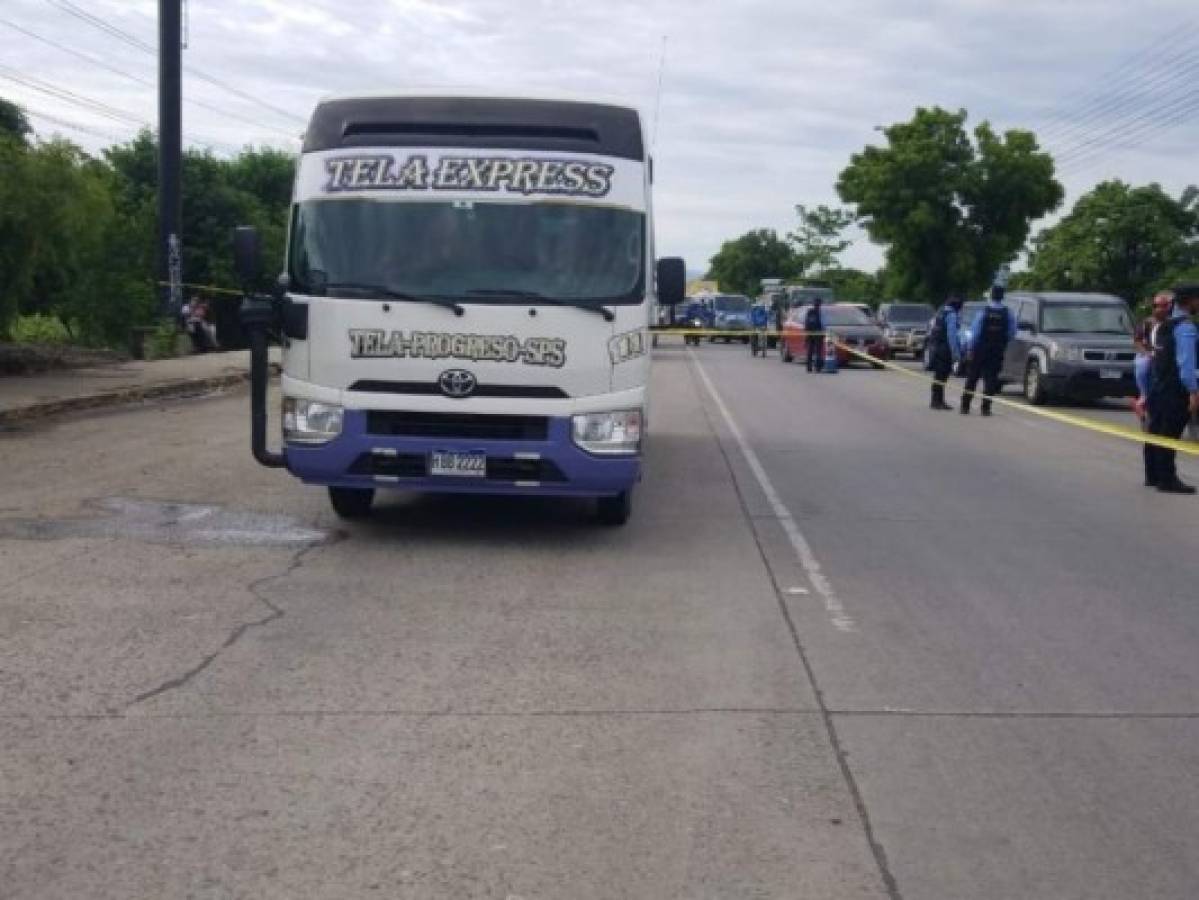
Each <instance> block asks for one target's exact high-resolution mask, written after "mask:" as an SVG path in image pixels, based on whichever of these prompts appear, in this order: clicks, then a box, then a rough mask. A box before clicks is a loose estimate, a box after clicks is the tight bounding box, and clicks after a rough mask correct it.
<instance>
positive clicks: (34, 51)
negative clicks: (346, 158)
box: [0, 0, 1199, 270]
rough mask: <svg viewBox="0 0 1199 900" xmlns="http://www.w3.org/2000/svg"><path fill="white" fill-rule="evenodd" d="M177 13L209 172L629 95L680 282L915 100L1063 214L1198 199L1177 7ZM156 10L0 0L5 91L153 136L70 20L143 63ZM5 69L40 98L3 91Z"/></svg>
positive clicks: (416, 7)
mask: <svg viewBox="0 0 1199 900" xmlns="http://www.w3.org/2000/svg"><path fill="white" fill-rule="evenodd" d="M185 4H186V6H187V7H188V13H187V18H188V25H189V28H188V31H189V43H188V48H187V50H185V51H184V64H185V66H188V67H191V69H192V70H193V72H194V73H196V74H189V75H186V76H185V80H184V98H185V105H184V137H185V141H186V143H188V144H200V145H208V146H211V147H212V148H213V150H214V152H216V153H218V154H222V155H227V154H228V153H230V152H231V151H232V150H234V149H236V148H237V147H239V146H242V145H245V144H247V143H251V144H255V145H261V144H269V145H271V146H275V147H281V148H289V149H295V148H297V147H298V146H299V142H298V140H297V139H296V136H297V135H298V134H299V133H300V132H301V131H302V130H303V127H304V120H305V118H306V117H307V115H308V114H309V113H310V112H311V110H312V107H313V104H314V103H315V102H316V100H317V99H318V98H319V97H321V96H322V95H324V94H328V93H345V92H352V91H355V90H360V89H370V90H378V89H381V88H393V87H394V88H397V89H402V88H405V87H414V86H418V87H428V86H433V87H438V86H449V85H452V86H486V87H488V88H513V89H517V90H519V89H521V88H525V89H531V90H542V91H544V90H546V89H550V90H555V91H559V90H562V91H571V92H579V93H585V94H597V95H604V96H609V97H615V98H618V99H625V100H628V101H631V102H633V103H635V104H636V105H638V106H640V107H641V108H642V109H643V110H644V111H645V113H646V116H647V120H648V121H650V122H651V123H652V122H653V121H654V120H655V118H656V119H657V131H658V134H657V141H656V149H655V156H656V158H657V169H656V172H657V176H658V177H657V186H656V189H657V193H656V196H655V202H656V205H657V233H658V243H659V250H660V252H661V253H662V254H663V255H667V254H678V255H682V256H684V257H685V258H686V259H687V262H688V268H689V269H693V270H694V269H702V268H704V267H705V266H706V265H707V261H708V259H709V258H710V257H711V256H712V254H713V253H715V252H716V250H717V249H719V246H720V244H721V242H722V241H724V240H727V239H729V238H731V237H735V236H737V235H738V234H741V233H742V232H744V231H746V230H748V229H750V228H755V227H771V228H776V229H778V230H779V231H780V232H785V231H787V230H789V229H790V228H791V227H792V225H793V222H794V209H793V208H794V204H796V203H805V204H817V203H830V204H832V203H836V202H837V197H836V192H835V190H834V187H833V185H834V183H835V181H836V179H837V175H838V173H839V172H840V170H841V169H842V168H843V167H844V166H845V164H846V163H847V161H848V159H849V156H850V154H851V153H853V152H854V151H857V150H860V149H861V148H862V147H863V146H864V145H866V144H867V143H869V142H871V141H876V140H877V139H878V138H879V137H880V136H879V135H878V134H876V133H875V131H874V130H873V129H874V128H875V126H878V125H885V124H890V123H892V122H896V121H901V120H904V119H907V118H909V117H910V116H911V114H912V112H913V110H914V109H915V107H916V106H918V105H932V104H939V105H942V106H945V107H949V108H954V109H956V108H959V107H965V108H966V109H967V110H969V112H970V117H971V121H972V122H976V121H979V120H981V119H989V120H990V121H991V122H992V123H993V124H995V125H996V126H998V127H1000V128H1009V127H1025V128H1031V129H1033V130H1034V131H1037V132H1038V133H1040V134H1042V135H1043V136H1044V142H1045V143H1046V144H1047V145H1048V146H1049V148H1050V149H1051V150H1052V151H1054V153H1055V154H1058V155H1060V156H1061V158H1062V160H1063V162H1062V166H1061V172H1060V176H1061V178H1062V181H1063V182H1064V184H1065V185H1066V187H1067V204H1069V203H1070V202H1072V201H1073V199H1074V198H1076V197H1077V196H1078V195H1079V194H1080V193H1082V192H1084V191H1086V190H1087V189H1088V188H1089V187H1090V186H1092V185H1093V184H1094V183H1095V182H1097V181H1100V180H1102V179H1104V178H1108V177H1121V178H1124V179H1125V180H1128V181H1131V182H1134V183H1144V182H1148V181H1158V182H1160V183H1161V184H1162V185H1163V186H1164V187H1166V188H1167V190H1169V191H1171V192H1172V193H1175V194H1177V192H1178V191H1180V190H1181V189H1182V188H1183V187H1185V186H1186V185H1187V184H1189V183H1193V182H1199V163H1197V159H1199V154H1197V153H1196V147H1197V146H1199V90H1197V89H1196V88H1195V86H1196V85H1199V62H1197V61H1199V49H1196V48H1197V44H1199V4H1196V2H1195V0H1140V2H1138V3H1135V4H1134V3H1132V2H1129V0H1078V2H1075V0H923V2H917V0H840V2H836V3H827V2H826V3H813V2H807V0H740V2H731V0H730V2H704V0H686V2H682V0H680V2H653V0H602V2H596V0H589V2H573V0H554V2H550V0H373V2H370V3H365V2H351V0H185ZM157 6H158V4H157V2H156V0H0V97H5V98H8V99H12V100H15V101H17V102H19V103H21V104H23V105H25V106H26V107H27V109H28V110H29V112H30V113H31V114H32V115H31V118H32V120H33V122H34V124H35V126H36V127H37V130H38V132H39V134H42V135H50V134H52V133H54V132H56V131H57V132H59V133H61V134H63V135H64V136H67V137H70V138H71V139H73V140H76V141H77V142H79V143H80V144H82V145H83V146H85V147H87V148H88V149H90V150H97V149H99V148H100V147H102V146H104V145H105V144H107V143H110V142H111V139H123V138H126V137H128V136H129V135H131V134H132V133H133V132H135V131H136V130H137V128H138V125H137V124H135V121H134V120H136V121H141V122H145V123H147V124H149V123H152V122H153V120H154V118H155V115H156V108H157V105H156V104H157V101H156V95H155V90H154V87H153V83H154V80H155V73H156V63H155V58H154V56H153V55H152V54H151V53H148V52H145V51H144V50H142V49H138V48H137V47H136V46H133V45H132V44H130V43H128V42H123V41H122V40H121V39H120V38H118V37H117V36H114V35H113V34H112V33H107V32H105V31H102V30H100V29H99V28H97V27H95V26H94V25H92V24H88V23H87V22H86V21H83V20H81V19H80V18H79V17H78V16H76V15H72V14H71V13H70V8H74V9H75V10H76V11H78V10H84V11H86V12H88V13H91V14H93V15H95V16H97V17H99V19H100V20H101V21H102V22H103V23H104V24H105V25H107V26H108V27H109V28H110V29H112V28H115V29H119V30H120V31H121V32H123V33H125V34H126V35H128V36H132V37H133V38H134V39H136V40H137V41H141V42H143V43H145V44H148V45H151V47H152V46H153V45H155V44H156V40H157V30H156V24H155V17H156V14H157ZM12 26H18V27H19V28H20V29H23V30H24V31H21V30H18V29H17V28H14V27H12ZM25 32H29V33H32V35H37V36H38V37H41V38H43V39H46V40H49V41H52V42H53V43H54V44H58V45H60V46H58V47H55V46H51V45H50V44H47V43H45V42H44V41H39V40H38V39H37V38H35V37H33V36H31V34H28V33H25ZM664 36H665V37H666V43H665V59H666V64H665V69H664V78H663V91H662V95H661V103H660V113H659V114H658V115H657V116H655V108H656V105H657V104H656V95H657V84H658V73H659V59H660V58H661V56H662V50H663V37H664ZM63 48H66V49H63ZM67 50H70V51H74V52H75V53H79V54H84V55H85V56H88V57H92V58H94V59H95V60H97V61H99V62H102V63H104V64H105V65H107V66H110V67H114V68H117V69H119V70H121V71H122V72H123V73H125V75H131V76H134V78H128V77H125V75H122V74H117V73H116V72H113V71H109V70H108V69H105V68H103V67H101V66H100V65H97V64H96V63H94V62H92V61H89V60H88V59H81V58H80V57H79V56H77V55H72V54H71V53H69V52H67ZM1188 67H1189V68H1188ZM14 74H17V75H18V76H19V77H21V78H23V79H25V80H26V81H29V79H31V78H32V79H37V81H36V82H33V83H32V84H24V85H21V84H17V83H14V81H13V80H12V78H11V76H12V75H14ZM205 76H207V77H208V78H210V79H215V80H217V81H219V82H222V83H224V84H226V85H229V86H231V87H233V88H236V89H237V90H238V91H240V92H243V93H244V94H246V95H249V96H250V97H252V98H257V99H258V100H260V101H261V104H260V103H255V102H251V100H248V99H245V98H244V97H242V96H238V95H237V94H235V93H232V92H229V91H226V90H224V89H222V88H221V87H218V86H216V85H214V84H212V83H211V82H210V81H206V80H204V77H205ZM135 79H136V80H135ZM37 88H43V89H45V88H51V89H54V90H57V91H58V92H60V93H59V95H58V96H51V95H50V94H47V93H46V92H45V90H39V89H37ZM63 90H65V91H69V92H71V94H72V95H74V98H73V99H75V100H78V99H80V98H82V99H83V100H85V101H98V102H99V103H102V104H105V105H106V107H105V112H106V113H107V115H103V114H100V113H99V112H98V111H96V109H95V108H94V107H93V108H82V107H80V106H79V105H78V104H77V103H74V102H69V101H68V100H66V99H63V95H62V94H61V91H63ZM1188 98H1189V99H1188ZM264 104H265V105H264ZM114 112H115V113H116V114H117V115H116V117H115V118H114ZM43 116H52V117H54V118H55V119H58V120H60V121H59V122H54V121H51V120H50V119H48V118H44V117H43ZM63 123H70V126H68V125H64V124H63ZM1167 123H1172V127H1168V128H1167V127H1165V126H1166V124H1167ZM71 126H79V127H82V128H86V129H88V131H80V130H77V129H76V128H75V127H71ZM651 127H652V126H651ZM91 132H95V133H91ZM1113 133H1115V134H1120V135H1122V136H1123V137H1122V139H1121V141H1122V142H1123V143H1124V144H1125V145H1127V146H1117V145H1116V143H1117V142H1114V141H1113V140H1112V139H1111V137H1110V134H1113ZM856 238H857V240H856V241H855V244H854V246H853V247H852V248H851V249H850V250H849V251H848V252H847V253H846V255H845V262H846V263H847V264H850V265H858V266H862V267H866V268H874V267H875V266H877V265H878V264H879V263H880V261H881V253H880V250H879V248H877V247H874V246H872V245H870V244H869V242H868V241H867V240H866V239H865V237H864V236H862V235H856Z"/></svg>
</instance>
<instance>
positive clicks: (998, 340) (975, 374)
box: [961, 284, 1016, 416]
mask: <svg viewBox="0 0 1199 900" xmlns="http://www.w3.org/2000/svg"><path fill="white" fill-rule="evenodd" d="M1003 295H1004V289H1003V286H1002V285H998V284H997V285H995V286H994V287H992V288H991V299H990V301H989V302H988V303H987V305H986V306H985V307H983V308H982V309H981V310H980V311H979V313H978V315H976V316H975V317H974V324H973V325H972V326H971V328H970V369H969V372H968V373H967V375H966V387H965V389H964V390H963V392H962V407H961V413H962V415H963V416H968V415H969V414H970V402H971V401H972V400H973V399H974V389H975V388H976V387H977V386H978V380H979V378H981V379H982V380H983V402H982V414H983V415H984V416H989V415H991V398H992V397H994V396H995V394H996V392H997V391H998V390H999V371H1000V370H1001V369H1002V368H1003V353H1004V351H1005V350H1007V345H1008V343H1009V342H1010V341H1011V340H1012V338H1014V337H1015V336H1016V317H1015V316H1014V315H1012V311H1011V310H1010V309H1008V308H1007V307H1006V306H1005V305H1004V303H1003Z"/></svg>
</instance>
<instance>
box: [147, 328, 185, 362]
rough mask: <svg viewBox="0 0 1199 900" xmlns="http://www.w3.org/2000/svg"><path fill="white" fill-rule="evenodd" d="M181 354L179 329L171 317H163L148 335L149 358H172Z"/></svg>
mask: <svg viewBox="0 0 1199 900" xmlns="http://www.w3.org/2000/svg"><path fill="white" fill-rule="evenodd" d="M178 355H179V329H178V328H176V327H175V323H174V322H172V321H171V320H170V319H162V320H161V321H159V322H158V323H157V324H156V325H155V326H154V330H153V331H152V332H150V334H148V335H147V336H146V358H147V359H170V358H171V357H172V356H178Z"/></svg>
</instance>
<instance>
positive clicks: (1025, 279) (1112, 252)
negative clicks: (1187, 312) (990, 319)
mask: <svg viewBox="0 0 1199 900" xmlns="http://www.w3.org/2000/svg"><path fill="white" fill-rule="evenodd" d="M1197 199H1199V190H1197V189H1196V188H1194V187H1190V188H1187V189H1186V190H1185V191H1184V192H1183V193H1182V195H1181V196H1180V197H1179V198H1178V199H1174V198H1173V197H1171V196H1170V195H1169V194H1167V193H1166V192H1165V191H1163V190H1162V188H1161V187H1160V186H1159V185H1157V184H1150V185H1147V186H1144V187H1135V188H1134V187H1130V186H1129V185H1127V184H1125V183H1124V182H1122V181H1105V182H1103V183H1102V184H1099V185H1097V186H1096V187H1095V188H1094V189H1093V190H1091V191H1090V192H1089V193H1087V194H1084V195H1083V196H1082V197H1080V198H1079V199H1078V201H1077V202H1076V203H1075V204H1074V208H1073V209H1072V210H1071V211H1070V213H1069V215H1067V216H1066V217H1065V218H1063V219H1062V220H1061V221H1060V222H1058V223H1057V224H1056V225H1054V226H1053V227H1052V228H1047V229H1045V230H1044V231H1042V232H1041V233H1040V234H1038V235H1037V237H1036V239H1035V240H1034V242H1033V252H1032V255H1031V259H1030V264H1029V270H1028V272H1027V273H1022V275H1021V277H1020V284H1022V285H1024V286H1025V287H1030V288H1041V289H1055V290H1073V291H1102V292H1105V293H1110V294H1116V295H1117V296H1120V297H1123V298H1124V299H1126V300H1129V301H1131V302H1134V303H1135V302H1138V301H1140V300H1143V299H1144V298H1145V297H1146V296H1147V295H1148V294H1150V293H1151V292H1152V291H1154V290H1156V289H1158V288H1161V287H1164V286H1166V285H1168V284H1169V283H1170V282H1171V281H1173V280H1174V279H1176V278H1182V277H1185V276H1187V275H1189V274H1190V273H1191V272H1192V271H1193V270H1196V269H1199V205H1197V203H1196V200H1197Z"/></svg>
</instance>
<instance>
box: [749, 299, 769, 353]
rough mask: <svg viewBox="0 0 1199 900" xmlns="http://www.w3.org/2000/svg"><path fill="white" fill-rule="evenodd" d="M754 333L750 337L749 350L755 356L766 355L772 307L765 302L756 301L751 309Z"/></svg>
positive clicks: (751, 322) (750, 317)
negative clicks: (767, 330) (767, 331)
mask: <svg viewBox="0 0 1199 900" xmlns="http://www.w3.org/2000/svg"><path fill="white" fill-rule="evenodd" d="M749 321H750V325H752V326H753V334H752V335H750V339H749V351H750V353H752V354H753V355H754V356H757V355H758V354H759V353H761V354H762V355H763V356H765V355H766V328H767V326H768V325H769V324H770V309H769V307H767V305H766V304H765V303H755V304H754V305H753V308H752V309H750V311H749Z"/></svg>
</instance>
